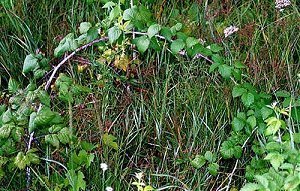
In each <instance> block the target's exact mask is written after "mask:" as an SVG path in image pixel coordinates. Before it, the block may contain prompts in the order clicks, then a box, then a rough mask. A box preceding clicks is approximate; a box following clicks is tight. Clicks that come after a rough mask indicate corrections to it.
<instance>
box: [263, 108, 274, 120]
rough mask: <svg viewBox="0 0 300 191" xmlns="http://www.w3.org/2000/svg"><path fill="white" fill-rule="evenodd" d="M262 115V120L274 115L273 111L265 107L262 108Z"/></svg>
mask: <svg viewBox="0 0 300 191" xmlns="http://www.w3.org/2000/svg"><path fill="white" fill-rule="evenodd" d="M260 113H261V115H262V118H263V119H264V120H265V119H267V118H268V117H269V116H270V115H271V114H272V113H273V110H272V109H271V108H268V107H263V108H261V110H260Z"/></svg>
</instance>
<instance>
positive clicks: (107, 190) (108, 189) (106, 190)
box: [105, 186, 114, 191]
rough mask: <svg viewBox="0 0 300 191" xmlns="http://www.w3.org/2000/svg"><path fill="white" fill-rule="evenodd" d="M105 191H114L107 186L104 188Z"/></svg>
mask: <svg viewBox="0 0 300 191" xmlns="http://www.w3.org/2000/svg"><path fill="white" fill-rule="evenodd" d="M105 191H114V189H113V188H112V187H110V186H108V187H106V188H105Z"/></svg>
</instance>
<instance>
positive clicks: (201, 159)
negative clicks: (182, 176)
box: [191, 155, 206, 169]
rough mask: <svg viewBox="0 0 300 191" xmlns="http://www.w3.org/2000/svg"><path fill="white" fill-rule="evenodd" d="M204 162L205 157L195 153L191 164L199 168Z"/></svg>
mask: <svg viewBox="0 0 300 191" xmlns="http://www.w3.org/2000/svg"><path fill="white" fill-rule="evenodd" d="M205 163H206V160H205V157H204V156H202V155H196V157H195V158H194V159H193V160H192V161H191V165H192V166H193V167H194V168H196V169H199V168H201V167H202V166H204V165H205Z"/></svg>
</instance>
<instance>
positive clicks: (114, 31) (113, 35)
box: [108, 26, 122, 43]
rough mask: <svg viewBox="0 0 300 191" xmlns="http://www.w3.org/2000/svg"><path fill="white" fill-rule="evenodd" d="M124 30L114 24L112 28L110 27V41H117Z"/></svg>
mask: <svg viewBox="0 0 300 191" xmlns="http://www.w3.org/2000/svg"><path fill="white" fill-rule="evenodd" d="M121 34H122V31H121V30H120V29H119V28H118V27H117V26H113V27H112V28H110V29H108V39H109V42H110V43H113V42H115V41H116V40H118V38H119V37H120V36H121Z"/></svg>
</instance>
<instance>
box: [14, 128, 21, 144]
mask: <svg viewBox="0 0 300 191" xmlns="http://www.w3.org/2000/svg"><path fill="white" fill-rule="evenodd" d="M23 136H24V129H23V128H21V127H16V128H14V129H13V130H12V138H13V139H14V141H16V142H20V141H21V140H22V137H23Z"/></svg>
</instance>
